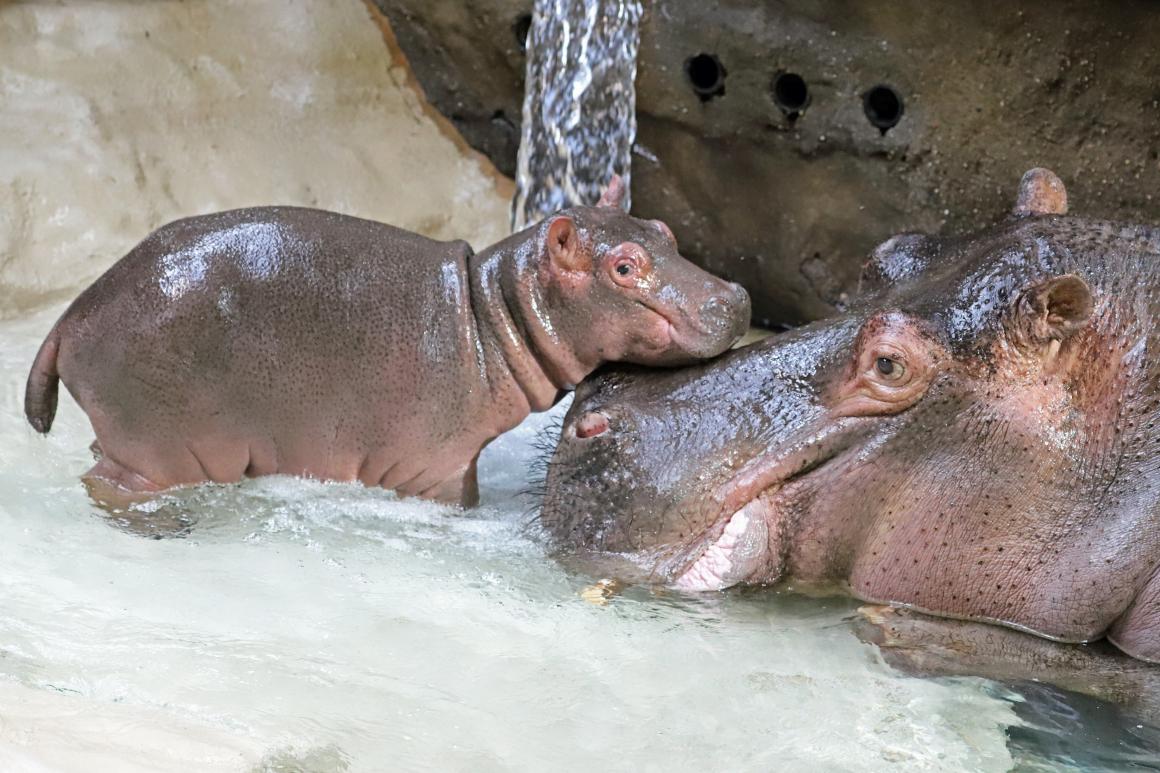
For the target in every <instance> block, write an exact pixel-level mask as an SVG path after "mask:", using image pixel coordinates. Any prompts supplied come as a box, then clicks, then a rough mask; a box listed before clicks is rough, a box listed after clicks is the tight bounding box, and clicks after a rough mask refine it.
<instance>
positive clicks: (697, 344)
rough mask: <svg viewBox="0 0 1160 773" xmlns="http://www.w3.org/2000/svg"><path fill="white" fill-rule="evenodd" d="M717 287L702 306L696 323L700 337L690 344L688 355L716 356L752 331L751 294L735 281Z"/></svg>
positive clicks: (696, 336) (694, 323)
mask: <svg viewBox="0 0 1160 773" xmlns="http://www.w3.org/2000/svg"><path fill="white" fill-rule="evenodd" d="M715 284H716V285H718V286H717V287H716V288H714V289H715V290H716V291H717V292H714V293H713V294H712V295H710V296H709V298H708V299H707V300H706V301H705V302H704V303H702V304H701V308H700V309H698V310H697V313H696V318H695V319H694V320H693V325H694V327H696V328H697V330H698V333H699V335H694V336H693V337H692V340H690V342H689V347H688V349H689V353H690V354H692V355H694V356H696V357H713V356H715V355H717V354H720V353H721V352H723V351H725V350H726V349H728V348H729V347H730V346H732V345H733V344H734V343H735V342H736V341H737V340H738V339H739V338H741V336H743V335H745V331H746V330H748V329H749V293H747V292H745V288H743V287H742V286H741V285H739V284H735V283H734V282H723V281H718V282H715Z"/></svg>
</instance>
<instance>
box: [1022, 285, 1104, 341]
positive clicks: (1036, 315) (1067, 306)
mask: <svg viewBox="0 0 1160 773" xmlns="http://www.w3.org/2000/svg"><path fill="white" fill-rule="evenodd" d="M1094 306H1095V304H1094V301H1093V300H1092V291H1091V288H1090V287H1088V283H1087V282H1085V281H1084V280H1083V279H1081V278H1080V277H1078V276H1076V275H1075V274H1064V275H1063V276H1057V277H1052V278H1051V279H1048V280H1046V281H1044V282H1040V283H1039V284H1037V285H1034V286H1033V287H1030V288H1028V289H1027V290H1024V291H1023V293H1021V294H1020V296H1019V299H1018V300H1017V301H1016V306H1015V313H1016V316H1017V319H1018V328H1019V330H1020V332H1022V334H1023V335H1024V337H1025V339H1026V340H1028V341H1029V342H1030V343H1033V344H1043V343H1047V342H1049V341H1062V340H1063V339H1065V338H1067V337H1068V336H1070V335H1072V334H1073V333H1075V332H1076V331H1078V330H1080V329H1081V328H1083V326H1084V325H1086V324H1087V322H1088V320H1089V319H1090V318H1091V315H1092V310H1093V308H1094Z"/></svg>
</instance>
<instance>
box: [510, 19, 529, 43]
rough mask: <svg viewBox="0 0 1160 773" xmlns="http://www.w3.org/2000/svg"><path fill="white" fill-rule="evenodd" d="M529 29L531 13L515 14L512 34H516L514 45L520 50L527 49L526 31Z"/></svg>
mask: <svg viewBox="0 0 1160 773" xmlns="http://www.w3.org/2000/svg"><path fill="white" fill-rule="evenodd" d="M531 29H532V15H531V14H530V13H525V14H521V15H520V16H517V17H516V20H515V23H514V24H512V34H514V35H515V36H516V45H517V46H519V47H520V51H527V50H528V33H529V32H530V31H531Z"/></svg>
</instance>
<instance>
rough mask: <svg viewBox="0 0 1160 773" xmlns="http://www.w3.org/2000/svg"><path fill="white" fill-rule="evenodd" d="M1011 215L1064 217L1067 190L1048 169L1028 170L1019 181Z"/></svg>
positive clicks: (1061, 181)
mask: <svg viewBox="0 0 1160 773" xmlns="http://www.w3.org/2000/svg"><path fill="white" fill-rule="evenodd" d="M1012 214H1013V215H1015V216H1016V217H1030V216H1032V215H1066V214H1067V189H1066V188H1064V187H1063V180H1060V179H1059V177H1058V176H1057V175H1056V174H1055V172H1053V171H1051V170H1050V169H1044V168H1043V167H1036V168H1035V169H1030V170H1028V171H1027V173H1026V174H1024V175H1023V179H1022V180H1020V181H1019V197H1018V198H1017V199H1016V200H1015V209H1014V210H1013V211H1012Z"/></svg>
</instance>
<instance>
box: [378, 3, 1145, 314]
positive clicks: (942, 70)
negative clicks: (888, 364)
mask: <svg viewBox="0 0 1160 773" xmlns="http://www.w3.org/2000/svg"><path fill="white" fill-rule="evenodd" d="M375 2H376V3H377V4H378V5H379V6H380V7H381V8H382V9H383V10H384V11H385V12H386V14H387V15H388V16H389V17H390V19H391V21H392V24H393V26H394V29H395V31H396V33H397V35H398V37H399V42H400V44H401V45H402V47H403V49H404V51H405V52H406V54H407V56H408V58H409V59H410V62H411V65H412V67H413V69H414V71H415V73H416V75H417V76H418V78H419V80H420V82H421V83H422V84H423V86H424V88H425V89H426V91H427V93H428V95H429V97H430V98H431V100H432V102H433V103H434V104H435V106H437V107H438V108H439V109H440V110H442V111H443V112H444V114H446V115H447V116H448V117H449V118H450V119H451V120H452V121H453V122H454V123H455V125H456V126H457V127H458V128H459V129H460V130H461V131H462V133H463V135H464V136H465V137H466V139H467V140H468V141H469V142H470V143H471V145H472V146H474V147H475V148H478V149H480V150H481V151H483V152H485V153H487V154H488V155H489V156H490V157H491V158H492V160H493V161H495V163H496V165H497V166H498V167H499V169H500V170H501V171H503V172H504V173H506V174H511V173H512V171H513V170H514V166H515V153H516V147H517V144H518V137H519V122H520V113H521V99H522V93H523V86H522V80H523V67H524V57H523V52H522V48H521V41H522V33H523V31H525V30H526V29H527V24H528V22H529V18H530V17H529V12H530V9H531V0H463V2H457V3H432V2H429V0H375ZM645 6H646V17H645V20H644V24H643V27H642V40H641V59H640V66H639V70H638V75H637V98H638V103H637V112H638V121H639V132H638V144H637V149H636V154H635V157H634V165H633V201H634V211H635V212H636V213H638V214H640V215H642V216H647V217H661V218H663V219H665V220H667V221H668V222H669V223H670V224H671V225H672V226H673V229H674V231H675V232H676V234H677V236H678V238H679V239H680V241H681V243H682V248H683V250H684V251H685V252H686V253H688V254H690V255H691V256H693V257H695V258H696V259H697V260H699V261H700V262H701V263H702V264H703V265H705V266H707V267H708V268H710V269H711V270H714V271H717V272H718V273H723V274H725V275H727V276H729V277H730V278H733V279H736V280H737V281H740V282H742V283H744V284H745V285H746V286H747V287H748V288H749V290H750V293H751V294H752V295H753V298H754V308H755V311H756V313H757V315H758V321H764V322H767V323H773V324H778V323H787V324H793V323H798V322H801V321H804V320H808V319H814V318H817V317H820V316H823V315H826V314H828V313H830V312H831V311H833V310H834V309H835V308H836V307H840V305H841V304H842V302H843V299H844V298H845V295H846V294H848V293H850V292H851V291H852V290H853V289H854V288H855V287H856V284H857V277H858V273H859V269H860V267H861V264H862V262H863V260H864V256H865V254H866V253H867V252H868V250H869V249H871V248H872V247H873V246H874V245H875V244H876V243H878V242H880V241H881V240H883V239H884V238H886V237H887V236H889V235H891V234H893V233H897V232H899V231H905V230H912V229H920V230H925V231H942V232H956V231H965V230H968V229H970V228H971V227H973V226H976V225H978V224H979V223H980V222H981V221H982V222H986V221H991V220H994V219H995V218H998V217H1001V216H1002V215H1003V213H1004V212H1006V211H1007V210H1008V209H1009V208H1010V206H1011V202H1012V201H1013V200H1014V195H1015V190H1016V187H1017V183H1018V181H1019V177H1020V176H1021V174H1022V173H1023V172H1024V171H1025V170H1026V169H1028V168H1030V167H1033V166H1048V167H1051V168H1053V169H1054V170H1055V171H1056V172H1058V173H1059V174H1060V176H1061V177H1062V178H1063V179H1064V181H1065V182H1066V183H1067V186H1068V190H1069V192H1070V194H1071V201H1072V208H1073V210H1074V211H1079V212H1083V213H1085V214H1090V215H1094V216H1102V217H1114V218H1124V219H1136V220H1147V221H1158V220H1160V46H1158V45H1157V41H1160V12H1158V8H1157V5H1156V3H1155V2H1152V1H1151V0H1094V1H1090V2H1089V1H1088V0H1057V1H1056V2H1051V3H1041V2H1036V1H1035V0H950V1H948V2H929V0H862V1H861V2H857V3H838V2H823V3H819V2H816V0H783V1H782V2H775V1H774V0H765V1H764V2H763V1H761V0H704V1H703V2H696V3H694V2H687V1H682V0H651V2H646V3H645Z"/></svg>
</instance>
